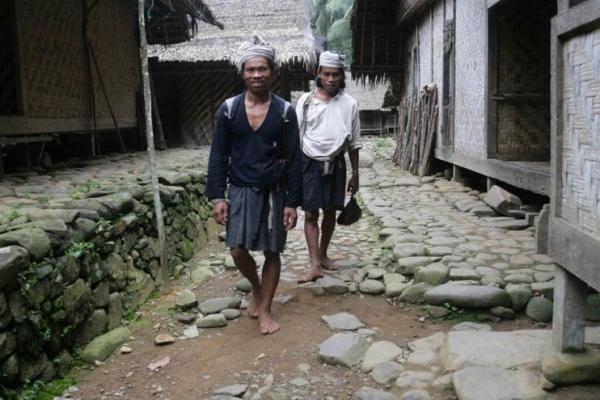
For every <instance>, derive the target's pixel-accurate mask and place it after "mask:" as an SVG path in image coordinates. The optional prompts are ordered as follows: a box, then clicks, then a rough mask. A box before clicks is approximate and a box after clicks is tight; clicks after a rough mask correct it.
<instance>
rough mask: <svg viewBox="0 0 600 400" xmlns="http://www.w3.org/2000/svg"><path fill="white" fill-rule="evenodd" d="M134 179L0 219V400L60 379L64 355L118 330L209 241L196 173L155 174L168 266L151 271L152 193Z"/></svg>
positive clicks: (212, 230) (211, 227) (209, 223)
mask: <svg viewBox="0 0 600 400" xmlns="http://www.w3.org/2000/svg"><path fill="white" fill-rule="evenodd" d="M133 180H135V179H133ZM139 181H140V182H136V183H133V184H130V185H128V186H127V187H126V188H125V190H124V189H123V187H121V188H120V190H121V191H119V192H118V193H110V190H107V189H99V190H96V192H95V193H88V194H87V196H88V197H87V198H84V199H76V198H75V199H74V198H73V197H77V196H71V198H66V197H63V198H62V199H52V200H51V201H50V202H49V203H48V204H47V208H40V207H33V206H21V207H19V208H18V209H14V210H12V211H11V213H6V212H5V213H4V214H0V398H2V397H3V395H4V396H8V395H9V391H10V389H14V388H18V387H20V386H22V385H23V384H25V383H27V382H33V381H36V380H42V381H49V380H51V379H53V378H55V377H56V376H62V375H64V374H65V373H66V372H67V371H68V370H69V368H70V366H71V363H72V360H73V357H72V351H73V349H77V348H80V347H81V346H83V345H85V344H86V343H88V342H90V341H91V340H92V339H93V338H94V337H96V336H98V335H100V334H102V333H104V332H106V331H109V330H111V329H114V328H116V327H119V326H120V325H121V324H122V320H123V318H124V313H127V312H129V311H130V310H133V309H135V308H136V307H138V306H139V305H140V304H142V303H143V302H144V301H145V300H146V299H147V298H148V296H150V294H151V293H152V292H153V291H154V289H155V288H156V286H157V285H160V284H161V281H162V280H164V279H168V276H169V275H170V274H173V273H179V272H181V268H182V266H181V263H182V262H184V261H186V260H188V259H190V258H191V257H192V255H193V252H194V250H195V249H196V248H198V247H200V246H202V245H204V244H205V243H206V242H207V240H208V238H209V237H215V236H216V235H218V228H217V227H216V224H215V222H214V220H213V219H212V218H210V214H211V207H210V205H209V203H208V201H207V200H206V198H205V197H204V183H205V175H204V174H203V173H183V172H163V173H161V183H162V185H161V189H160V194H161V200H162V202H163V207H164V210H163V213H164V218H165V226H166V236H167V253H168V255H167V257H168V260H169V266H168V267H169V268H168V271H161V268H160V265H159V246H158V241H157V239H156V237H157V233H156V227H155V226H156V225H155V219H154V207H153V204H152V193H151V192H150V186H149V185H148V184H147V183H148V182H147V177H146V182H141V181H142V179H141V178H140V179H139ZM123 190H124V191H123Z"/></svg>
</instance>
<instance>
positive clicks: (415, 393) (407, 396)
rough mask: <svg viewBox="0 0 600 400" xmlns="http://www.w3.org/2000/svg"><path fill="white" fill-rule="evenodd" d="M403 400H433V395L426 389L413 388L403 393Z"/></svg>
mask: <svg viewBox="0 0 600 400" xmlns="http://www.w3.org/2000/svg"><path fill="white" fill-rule="evenodd" d="M401 400H431V395H430V394H429V393H428V392H427V391H425V390H422V389H413V390H408V391H406V392H404V393H402V399H401Z"/></svg>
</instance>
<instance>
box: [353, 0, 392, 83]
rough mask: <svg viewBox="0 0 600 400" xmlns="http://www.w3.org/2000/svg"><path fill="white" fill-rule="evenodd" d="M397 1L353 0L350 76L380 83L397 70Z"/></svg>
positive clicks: (390, 77) (389, 77)
mask: <svg viewBox="0 0 600 400" xmlns="http://www.w3.org/2000/svg"><path fill="white" fill-rule="evenodd" d="M397 11H398V10H397V1H393V0H378V1H373V0H355V2H354V7H353V10H352V21H351V27H352V48H353V56H354V57H353V63H352V67H351V70H352V76H353V78H355V79H361V80H365V79H366V80H369V81H371V82H379V81H383V80H387V79H393V77H394V76H395V75H396V74H398V73H399V72H400V57H401V46H400V29H399V28H398V26H397V25H396V16H397Z"/></svg>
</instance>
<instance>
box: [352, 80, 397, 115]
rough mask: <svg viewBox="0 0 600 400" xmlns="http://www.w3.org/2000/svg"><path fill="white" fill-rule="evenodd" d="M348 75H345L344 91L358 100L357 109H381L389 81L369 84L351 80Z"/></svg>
mask: <svg viewBox="0 0 600 400" xmlns="http://www.w3.org/2000/svg"><path fill="white" fill-rule="evenodd" d="M348 75H349V74H348ZM348 75H347V76H346V89H344V91H345V92H346V93H348V94H349V95H350V96H352V97H354V98H355V99H356V101H358V106H359V109H360V110H381V109H382V108H383V106H384V104H383V102H384V99H385V93H386V92H387V90H388V87H389V82H387V81H383V82H378V83H374V84H372V85H370V84H368V83H365V82H361V81H358V80H352V79H351V77H350V76H348Z"/></svg>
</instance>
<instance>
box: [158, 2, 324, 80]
mask: <svg viewBox="0 0 600 400" xmlns="http://www.w3.org/2000/svg"><path fill="white" fill-rule="evenodd" d="M204 2H205V3H206V4H207V5H208V6H209V7H210V8H211V9H212V11H213V14H214V17H215V18H216V19H217V20H219V21H220V22H221V23H223V25H224V26H225V29H224V30H220V29H218V28H216V27H214V26H209V25H205V24H202V25H200V26H199V28H198V31H197V32H196V34H195V36H194V37H193V38H192V40H190V41H189V42H185V43H179V44H175V45H168V46H166V47H165V46H151V48H150V49H149V56H150V57H156V58H158V61H159V62H168V61H178V62H192V63H197V62H214V61H226V62H232V59H233V58H234V56H235V52H236V50H237V49H238V47H239V46H240V44H241V43H242V42H244V41H247V40H250V39H252V37H253V36H254V35H255V34H258V35H259V36H260V37H261V38H262V39H264V40H266V41H267V42H269V43H270V44H271V45H272V46H273V47H275V50H276V52H277V54H276V58H277V59H276V61H277V64H278V65H279V66H281V65H291V64H298V63H300V64H303V65H304V67H305V68H306V69H307V70H309V69H311V68H312V67H313V66H314V65H315V63H316V55H315V43H314V38H313V35H312V32H311V30H310V15H309V11H308V9H307V8H306V4H305V2H304V1H299V0H248V1H237V0H204Z"/></svg>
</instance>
